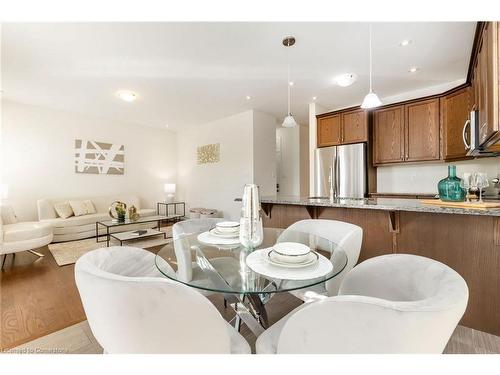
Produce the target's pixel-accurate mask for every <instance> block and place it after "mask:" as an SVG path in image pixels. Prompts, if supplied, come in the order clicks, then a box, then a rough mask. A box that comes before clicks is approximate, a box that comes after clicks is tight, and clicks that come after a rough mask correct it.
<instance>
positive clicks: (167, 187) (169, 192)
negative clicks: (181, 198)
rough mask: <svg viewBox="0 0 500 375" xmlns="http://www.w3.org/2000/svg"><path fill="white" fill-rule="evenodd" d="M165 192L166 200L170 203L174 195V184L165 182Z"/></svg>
mask: <svg viewBox="0 0 500 375" xmlns="http://www.w3.org/2000/svg"><path fill="white" fill-rule="evenodd" d="M164 189H165V194H167V202H168V203H172V202H173V201H174V197H175V184H165V186H164Z"/></svg>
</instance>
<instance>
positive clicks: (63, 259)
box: [49, 227, 172, 266]
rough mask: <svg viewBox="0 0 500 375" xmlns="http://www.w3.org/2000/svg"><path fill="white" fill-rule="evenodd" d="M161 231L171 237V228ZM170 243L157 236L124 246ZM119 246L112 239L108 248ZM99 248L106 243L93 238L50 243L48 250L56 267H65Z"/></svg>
mask: <svg viewBox="0 0 500 375" xmlns="http://www.w3.org/2000/svg"><path fill="white" fill-rule="evenodd" d="M163 231H165V232H167V237H170V236H171V232H172V229H171V227H169V228H166V229H164V228H162V232H163ZM171 241H172V239H171V238H167V239H164V238H163V237H160V236H157V237H152V238H144V239H137V240H132V241H127V242H126V243H124V245H125V246H134V247H140V248H141V249H147V248H151V247H155V246H161V245H166V244H167V243H169V242H171ZM119 245H120V243H119V242H118V241H114V240H113V239H111V241H110V244H109V246H119ZM101 247H106V242H96V240H95V238H86V239H84V240H77V241H69V242H59V243H51V244H50V245H49V250H50V253H51V254H52V256H53V257H54V259H55V261H56V263H57V265H58V266H66V265H68V264H73V263H75V262H76V261H77V260H78V258H80V257H81V256H82V255H83V254H85V253H88V252H89V251H92V250H95V249H99V248H101Z"/></svg>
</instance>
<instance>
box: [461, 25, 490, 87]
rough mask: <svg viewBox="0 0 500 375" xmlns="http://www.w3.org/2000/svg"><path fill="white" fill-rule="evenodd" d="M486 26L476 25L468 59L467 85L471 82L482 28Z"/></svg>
mask: <svg viewBox="0 0 500 375" xmlns="http://www.w3.org/2000/svg"><path fill="white" fill-rule="evenodd" d="M485 26H486V22H484V21H480V22H478V23H477V25H476V33H475V35H474V42H473V43H472V51H471V53H470V59H469V69H468V71H467V81H466V83H467V84H470V83H471V82H472V76H473V73H474V65H475V63H476V59H477V54H478V52H479V45H480V43H479V42H480V40H481V36H482V35H483V30H484V27H485Z"/></svg>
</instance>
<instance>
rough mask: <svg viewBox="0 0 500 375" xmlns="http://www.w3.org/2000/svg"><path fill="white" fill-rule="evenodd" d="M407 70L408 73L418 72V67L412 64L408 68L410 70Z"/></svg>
mask: <svg viewBox="0 0 500 375" xmlns="http://www.w3.org/2000/svg"><path fill="white" fill-rule="evenodd" d="M408 71H409V72H410V73H416V72H418V67H416V66H412V67H411V68H410V70H408Z"/></svg>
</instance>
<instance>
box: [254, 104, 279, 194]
mask: <svg viewBox="0 0 500 375" xmlns="http://www.w3.org/2000/svg"><path fill="white" fill-rule="evenodd" d="M275 129H276V118H275V117H273V116H271V115H268V114H266V113H263V112H259V111H253V177H254V179H253V180H254V183H255V184H257V185H259V192H260V195H261V196H266V195H267V196H268V195H274V194H275V193H276V130H275Z"/></svg>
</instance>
